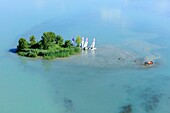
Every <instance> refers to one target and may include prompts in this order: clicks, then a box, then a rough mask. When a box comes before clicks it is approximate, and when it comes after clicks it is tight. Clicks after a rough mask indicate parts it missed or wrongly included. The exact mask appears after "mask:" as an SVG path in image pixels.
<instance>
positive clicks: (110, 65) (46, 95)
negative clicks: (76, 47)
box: [0, 0, 170, 113]
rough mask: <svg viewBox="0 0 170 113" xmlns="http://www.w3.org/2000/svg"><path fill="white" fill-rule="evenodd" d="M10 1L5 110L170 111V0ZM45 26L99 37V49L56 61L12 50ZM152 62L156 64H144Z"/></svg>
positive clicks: (4, 45) (0, 61)
mask: <svg viewBox="0 0 170 113" xmlns="http://www.w3.org/2000/svg"><path fill="white" fill-rule="evenodd" d="M9 2H11V1H8V0H7V1H1V7H0V14H1V15H3V16H2V18H1V26H2V27H1V29H0V30H1V40H2V41H1V46H0V47H1V48H0V72H1V73H0V80H1V82H0V90H1V93H0V100H1V102H0V112H2V113H23V112H24V113H47V112H48V113H58V112H59V113H106V112H107V113H119V112H121V110H122V106H127V105H131V106H132V110H133V112H134V113H169V112H170V110H169V105H170V90H169V86H170V83H169V80H170V75H169V74H170V72H169V68H170V65H169V63H170V61H169V58H170V55H169V52H170V51H169V37H170V32H169V26H170V24H169V23H170V17H169V13H170V9H169V4H170V2H169V1H167V0H156V1H155V0H151V1H146V0H144V1H135V0H133V1H129V0H121V1H111V0H107V1H103V2H101V1H95V0H88V1H84V2H82V1H81V2H80V1H78V0H75V1H74V2H72V1H70V0H64V1H60V0H58V1H54V0H50V1H45V0H32V1H24V2H23V1H20V0H17V1H15V2H13V3H11V4H9ZM21 4H27V5H21ZM44 31H54V32H56V33H58V34H62V35H63V37H65V38H67V39H70V38H71V37H72V36H76V35H81V36H85V37H89V39H90V40H92V38H93V37H96V39H97V42H96V45H97V48H98V49H97V50H96V51H94V52H92V51H90V52H82V54H80V55H76V56H73V57H70V58H66V59H58V60H52V61H46V60H41V59H40V60H38V59H27V58H22V57H18V56H17V55H15V54H13V53H11V52H9V51H8V50H9V49H11V48H14V47H16V45H17V40H18V38H20V37H27V38H28V37H29V36H30V35H32V34H34V35H35V36H36V37H40V36H41V34H42V32H44ZM119 57H122V58H124V59H125V60H120V61H118V60H117V59H118V58H119ZM146 59H155V62H156V64H155V66H153V67H151V68H145V67H143V66H142V65H141V63H142V62H143V61H144V60H146ZM134 60H137V62H133V61H134Z"/></svg>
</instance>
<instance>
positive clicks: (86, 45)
mask: <svg viewBox="0 0 170 113" xmlns="http://www.w3.org/2000/svg"><path fill="white" fill-rule="evenodd" d="M83 49H84V50H86V49H88V38H86V42H85V43H84V46H83Z"/></svg>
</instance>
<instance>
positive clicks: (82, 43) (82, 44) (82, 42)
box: [81, 37, 84, 49]
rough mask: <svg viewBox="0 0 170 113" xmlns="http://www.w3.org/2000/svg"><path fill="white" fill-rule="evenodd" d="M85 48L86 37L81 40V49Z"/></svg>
mask: <svg viewBox="0 0 170 113" xmlns="http://www.w3.org/2000/svg"><path fill="white" fill-rule="evenodd" d="M83 48H84V37H82V39H81V49H83Z"/></svg>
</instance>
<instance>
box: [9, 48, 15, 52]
mask: <svg viewBox="0 0 170 113" xmlns="http://www.w3.org/2000/svg"><path fill="white" fill-rule="evenodd" d="M8 52H10V53H16V52H17V48H12V49H9V50H8Z"/></svg>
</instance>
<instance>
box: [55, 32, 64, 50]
mask: <svg viewBox="0 0 170 113" xmlns="http://www.w3.org/2000/svg"><path fill="white" fill-rule="evenodd" d="M55 41H56V44H58V45H59V46H60V47H61V46H63V44H64V39H63V37H62V36H60V35H57V37H56V39H55Z"/></svg>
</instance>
